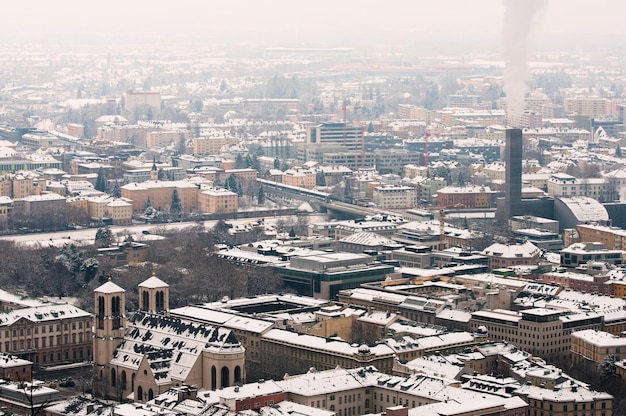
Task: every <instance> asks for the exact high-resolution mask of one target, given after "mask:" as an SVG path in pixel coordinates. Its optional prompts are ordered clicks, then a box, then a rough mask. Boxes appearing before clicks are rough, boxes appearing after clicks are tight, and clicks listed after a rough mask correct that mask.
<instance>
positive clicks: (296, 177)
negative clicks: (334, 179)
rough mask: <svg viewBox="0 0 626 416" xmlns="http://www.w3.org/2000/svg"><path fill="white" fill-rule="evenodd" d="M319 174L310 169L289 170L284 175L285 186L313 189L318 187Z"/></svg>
mask: <svg viewBox="0 0 626 416" xmlns="http://www.w3.org/2000/svg"><path fill="white" fill-rule="evenodd" d="M316 177H317V174H316V173H315V171H313V170H309V169H289V170H286V171H285V172H284V173H283V177H282V182H283V183H284V184H285V185H290V186H297V187H299V188H306V189H313V188H315V185H316Z"/></svg>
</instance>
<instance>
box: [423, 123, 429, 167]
mask: <svg viewBox="0 0 626 416" xmlns="http://www.w3.org/2000/svg"><path fill="white" fill-rule="evenodd" d="M429 136H430V132H429V131H428V130H426V131H425V132H424V166H426V167H428V137H429Z"/></svg>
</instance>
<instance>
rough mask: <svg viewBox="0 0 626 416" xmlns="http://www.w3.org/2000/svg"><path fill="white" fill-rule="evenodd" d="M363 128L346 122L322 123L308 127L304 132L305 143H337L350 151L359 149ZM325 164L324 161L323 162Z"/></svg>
mask: <svg viewBox="0 0 626 416" xmlns="http://www.w3.org/2000/svg"><path fill="white" fill-rule="evenodd" d="M362 138H363V129H362V128H361V126H355V125H348V124H347V123H331V122H328V123H322V124H319V125H317V126H313V127H309V128H308V129H307V132H306V143H307V144H317V145H325V144H337V145H341V146H342V147H344V148H346V149H349V150H351V151H355V150H359V149H361V145H362ZM324 164H326V163H324Z"/></svg>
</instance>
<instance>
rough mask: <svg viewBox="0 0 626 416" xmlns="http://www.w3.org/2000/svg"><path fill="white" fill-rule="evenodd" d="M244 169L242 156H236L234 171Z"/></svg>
mask: <svg viewBox="0 0 626 416" xmlns="http://www.w3.org/2000/svg"><path fill="white" fill-rule="evenodd" d="M245 167H246V161H245V160H243V156H241V154H238V155H237V157H236V158H235V169H243V168H245Z"/></svg>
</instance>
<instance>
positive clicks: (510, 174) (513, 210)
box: [503, 129, 522, 223]
mask: <svg viewBox="0 0 626 416" xmlns="http://www.w3.org/2000/svg"><path fill="white" fill-rule="evenodd" d="M504 161H505V163H506V183H505V188H504V194H505V195H504V198H505V201H504V212H503V220H504V221H505V223H508V221H509V219H510V218H511V217H513V216H515V215H520V214H521V213H522V212H521V211H522V130H521V129H507V130H506V149H505V151H504Z"/></svg>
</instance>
